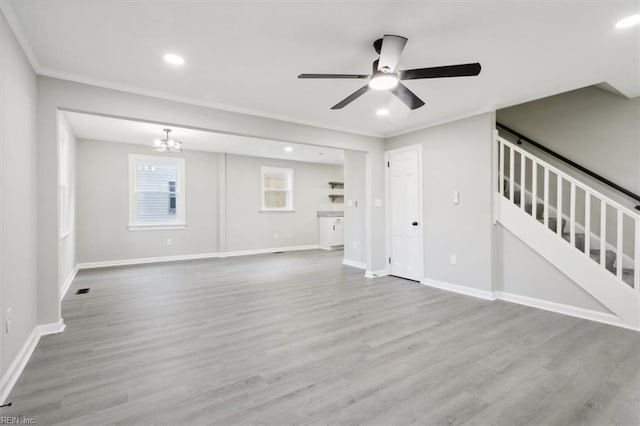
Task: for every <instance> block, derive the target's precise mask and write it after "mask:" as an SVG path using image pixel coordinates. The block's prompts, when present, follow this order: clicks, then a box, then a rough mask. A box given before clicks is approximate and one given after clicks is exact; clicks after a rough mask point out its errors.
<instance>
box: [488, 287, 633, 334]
mask: <svg viewBox="0 0 640 426" xmlns="http://www.w3.org/2000/svg"><path fill="white" fill-rule="evenodd" d="M494 294H495V295H496V298H497V299H499V300H504V301H505V302H511V303H517V304H519V305H525V306H529V307H532V308H537V309H542V310H545V311H550V312H555V313H558V314H564V315H568V316H571V317H576V318H582V319H586V320H590V321H596V322H601V323H604V324H609V325H615V326H617V327H623V328H628V329H630V330H635V331H640V329H638V328H633V327H630V326H629V325H627V324H625V323H624V322H623V321H622V320H621V319H620V318H618V317H617V316H616V315H614V314H608V313H605V312H598V311H592V310H590V309H584V308H578V307H576V306H571V305H565V304H562V303H556V302H550V301H548V300H542V299H536V298H533V297H528V296H521V295H519V294H513V293H505V292H503V291H495V292H494Z"/></svg>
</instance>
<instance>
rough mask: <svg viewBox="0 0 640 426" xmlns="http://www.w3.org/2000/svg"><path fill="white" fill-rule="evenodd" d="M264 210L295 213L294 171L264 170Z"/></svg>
mask: <svg viewBox="0 0 640 426" xmlns="http://www.w3.org/2000/svg"><path fill="white" fill-rule="evenodd" d="M262 210H264V211H293V169H282V168H279V167H263V168H262Z"/></svg>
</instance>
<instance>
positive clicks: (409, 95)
mask: <svg viewBox="0 0 640 426" xmlns="http://www.w3.org/2000/svg"><path fill="white" fill-rule="evenodd" d="M391 93H393V94H394V95H396V96H397V97H398V98H399V99H400V100H401V101H402V102H404V104H405V105H406V106H408V107H409V109H417V108H420V107H421V106H423V105H424V101H423V100H422V99H420V98H419V97H417V96H416V94H415V93H413V92H412V91H411V90H409V89H408V88H407V86H405V85H404V84H402V83H398V85H397V86H396V87H394V88H393V89H391Z"/></svg>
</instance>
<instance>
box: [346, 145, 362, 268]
mask: <svg viewBox="0 0 640 426" xmlns="http://www.w3.org/2000/svg"><path fill="white" fill-rule="evenodd" d="M366 164H367V161H366V154H365V153H364V152H358V151H345V152H344V180H345V182H347V184H346V185H345V187H344V222H345V224H348V226H345V229H344V259H345V261H347V263H351V264H361V265H364V264H366V261H367V258H366V251H365V248H366V214H365V206H366V187H365V184H366V182H365V170H366Z"/></svg>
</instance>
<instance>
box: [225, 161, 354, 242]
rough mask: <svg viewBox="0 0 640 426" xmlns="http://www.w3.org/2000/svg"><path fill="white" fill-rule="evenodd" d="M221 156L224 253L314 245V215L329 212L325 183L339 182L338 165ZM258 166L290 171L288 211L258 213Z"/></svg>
mask: <svg viewBox="0 0 640 426" xmlns="http://www.w3.org/2000/svg"><path fill="white" fill-rule="evenodd" d="M226 158H227V173H226V181H227V186H226V194H227V196H226V217H227V231H226V238H227V240H226V242H227V250H228V251H242V250H255V249H266V248H276V247H297V246H305V245H315V244H318V217H317V212H318V211H319V210H328V209H329V207H330V205H328V201H329V197H328V194H330V193H331V189H330V187H329V184H328V183H329V182H330V181H342V179H343V173H342V167H340V166H332V165H327V164H315V163H305V162H300V161H287V160H277V159H270V158H258V157H248V156H242V155H230V154H227V156H226ZM262 166H268V167H285V168H291V169H293V175H294V177H293V180H294V209H295V211H294V212H260V208H261V193H260V191H261V175H260V173H261V171H260V168H261V167H262ZM275 235H278V239H275V238H274V236H275Z"/></svg>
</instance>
